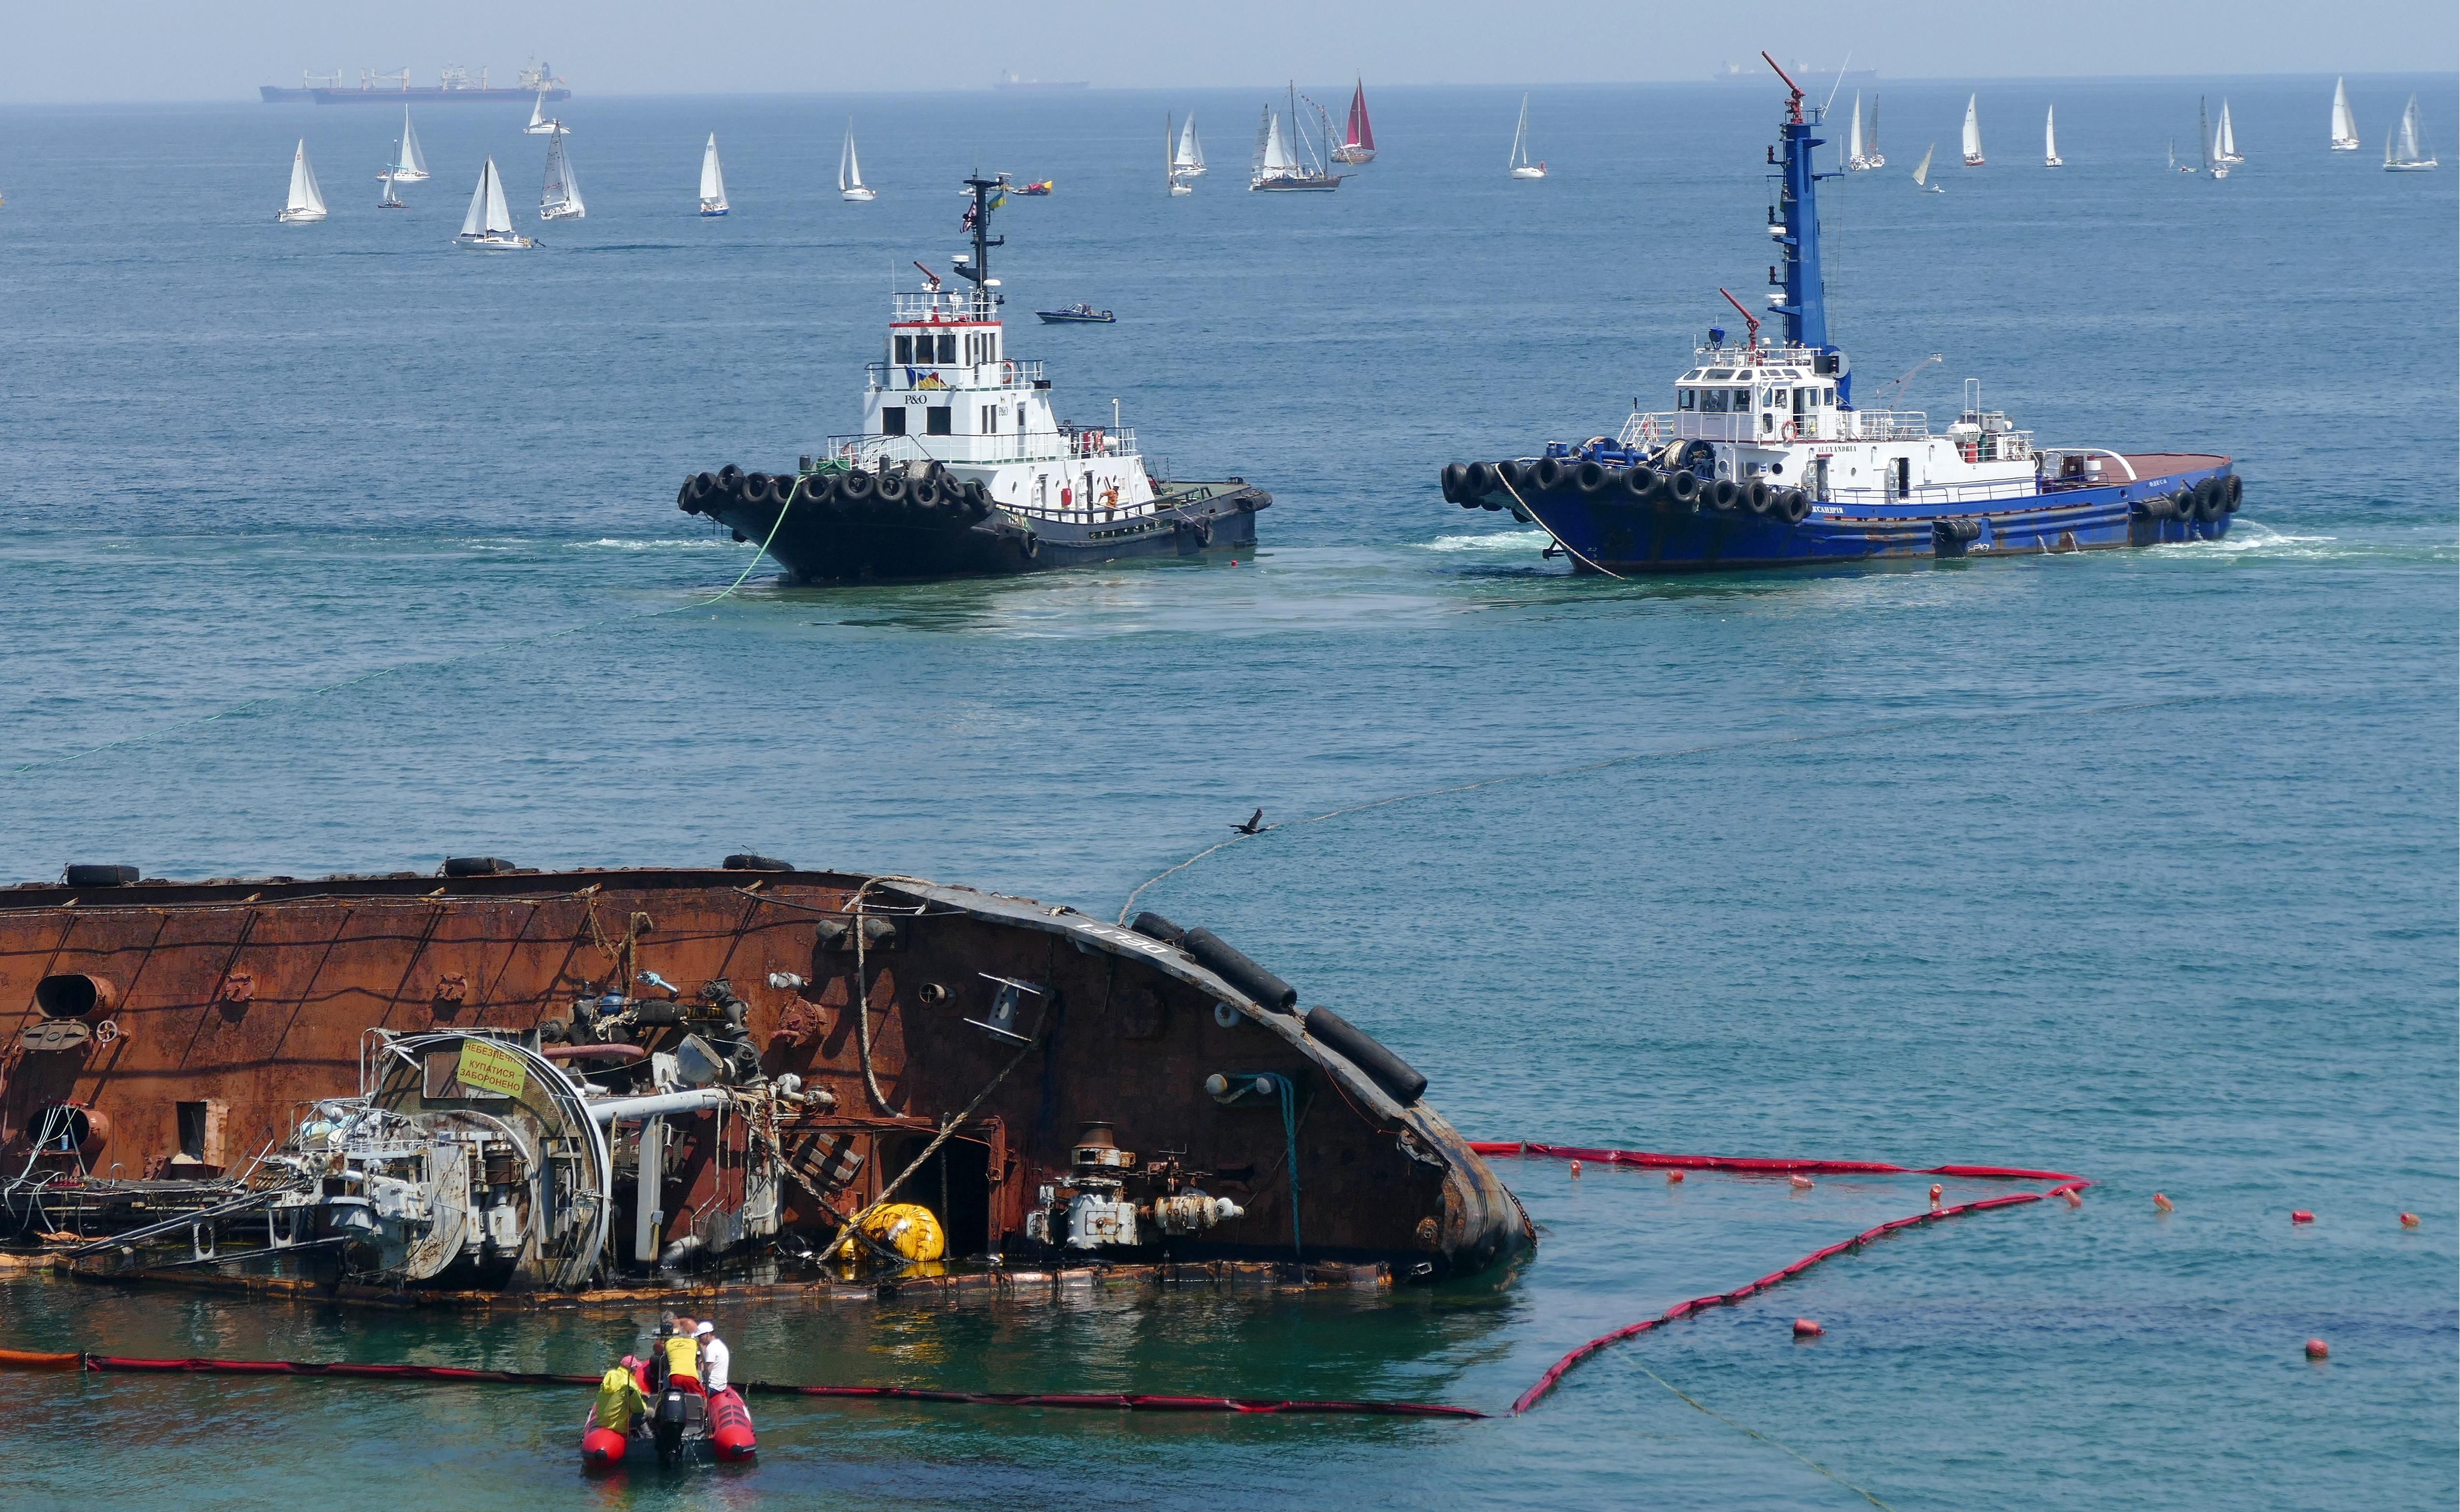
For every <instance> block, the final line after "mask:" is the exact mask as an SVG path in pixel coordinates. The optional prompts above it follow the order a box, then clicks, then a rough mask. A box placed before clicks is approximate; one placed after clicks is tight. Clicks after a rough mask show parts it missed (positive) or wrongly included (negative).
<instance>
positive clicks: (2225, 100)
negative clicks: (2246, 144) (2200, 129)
mask: <svg viewBox="0 0 2460 1512" xmlns="http://www.w3.org/2000/svg"><path fill="white" fill-rule="evenodd" d="M2213 156H2214V157H2215V158H2217V159H2219V160H2220V161H2222V162H2225V163H2242V162H2244V161H2246V154H2244V153H2242V152H2239V151H2238V150H2237V132H2234V131H2232V130H2231V129H2230V116H2229V96H2228V95H2226V94H2224V95H2222V96H2221V127H2220V130H2219V131H2218V132H2216V133H2215V134H2214V138H2213Z"/></svg>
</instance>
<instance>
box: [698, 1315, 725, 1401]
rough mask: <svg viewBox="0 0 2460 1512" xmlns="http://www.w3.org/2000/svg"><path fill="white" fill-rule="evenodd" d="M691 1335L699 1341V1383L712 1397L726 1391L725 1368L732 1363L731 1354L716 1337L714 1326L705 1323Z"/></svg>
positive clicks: (722, 1340)
mask: <svg viewBox="0 0 2460 1512" xmlns="http://www.w3.org/2000/svg"><path fill="white" fill-rule="evenodd" d="M692 1333H693V1335H694V1336H695V1337H696V1338H698V1339H699V1340H700V1383H701V1385H702V1387H703V1388H704V1389H705V1390H706V1391H707V1392H708V1394H709V1395H710V1396H711V1397H714V1396H716V1395H717V1394H718V1393H719V1392H722V1391H724V1390H726V1368H727V1366H728V1365H729V1364H731V1363H732V1359H733V1355H732V1352H731V1351H729V1350H728V1349H727V1347H726V1341H725V1340H724V1339H721V1338H719V1337H718V1336H717V1325H716V1324H714V1323H710V1322H706V1321H705V1322H703V1323H702V1324H701V1325H700V1327H699V1328H697V1329H695V1330H693V1331H692Z"/></svg>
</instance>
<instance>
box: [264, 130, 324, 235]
mask: <svg viewBox="0 0 2460 1512" xmlns="http://www.w3.org/2000/svg"><path fill="white" fill-rule="evenodd" d="M325 215H326V210H325V191H324V190H322V189H320V188H318V187H316V170H315V167H314V166H313V165H312V164H310V163H309V162H308V161H307V137H305V136H302V137H300V138H299V150H298V151H297V152H295V153H293V154H291V156H290V199H289V200H288V202H287V203H286V204H284V205H283V207H282V213H281V214H280V215H278V216H276V217H274V219H275V220H276V221H280V222H281V223H282V224H284V225H302V224H305V223H307V222H308V221H322V220H324V219H325Z"/></svg>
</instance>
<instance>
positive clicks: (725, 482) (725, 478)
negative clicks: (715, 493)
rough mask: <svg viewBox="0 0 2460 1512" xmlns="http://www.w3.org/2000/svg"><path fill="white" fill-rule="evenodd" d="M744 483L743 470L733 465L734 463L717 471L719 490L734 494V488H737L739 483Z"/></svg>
mask: <svg viewBox="0 0 2460 1512" xmlns="http://www.w3.org/2000/svg"><path fill="white" fill-rule="evenodd" d="M742 481H743V470H742V469H741V468H739V467H736V466H735V465H734V464H733V463H732V462H729V463H728V464H726V466H724V467H722V468H719V469H718V470H717V486H718V487H719V488H722V489H725V490H727V491H728V492H730V493H732V491H733V489H734V486H735V485H736V484H738V483H740V482H742Z"/></svg>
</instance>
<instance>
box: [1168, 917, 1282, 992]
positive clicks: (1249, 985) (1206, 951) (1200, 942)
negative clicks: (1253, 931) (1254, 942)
mask: <svg viewBox="0 0 2460 1512" xmlns="http://www.w3.org/2000/svg"><path fill="white" fill-rule="evenodd" d="M1179 945H1180V947H1181V948H1182V949H1184V950H1185V951H1186V952H1187V954H1189V955H1190V956H1195V957H1196V963H1197V964H1198V965H1199V966H1201V967H1203V968H1204V969H1205V970H1206V971H1209V972H1211V973H1212V974H1213V975H1214V976H1216V977H1220V978H1221V979H1222V980H1223V981H1226V982H1228V983H1229V984H1230V985H1231V986H1233V987H1236V988H1238V989H1239V990H1240V991H1241V992H1242V993H1245V994H1246V995H1247V996H1248V997H1249V998H1253V999H1254V1000H1255V1001H1256V1002H1258V1003H1259V1004H1261V1005H1262V1006H1263V1007H1266V1008H1270V1009H1272V1010H1273V1011H1274V1012H1276V1013H1296V1012H1297V1011H1298V1006H1299V990H1298V989H1297V988H1295V987H1293V986H1291V985H1290V984H1289V983H1288V982H1285V981H1283V980H1282V979H1281V978H1280V977H1276V976H1274V975H1273V974H1272V973H1271V972H1268V971H1266V970H1264V968H1262V966H1259V965H1257V964H1256V963H1255V962H1254V961H1251V960H1249V959H1248V958H1247V957H1246V956H1242V955H1241V954H1240V953H1239V952H1237V951H1235V950H1232V949H1231V948H1230V947H1229V946H1228V945H1227V944H1225V943H1223V942H1222V939H1221V936H1220V935H1216V934H1214V933H1213V932H1212V931H1211V930H1209V929H1192V930H1189V931H1188V932H1187V934H1186V935H1184V936H1182V937H1181V938H1180V940H1179Z"/></svg>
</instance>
